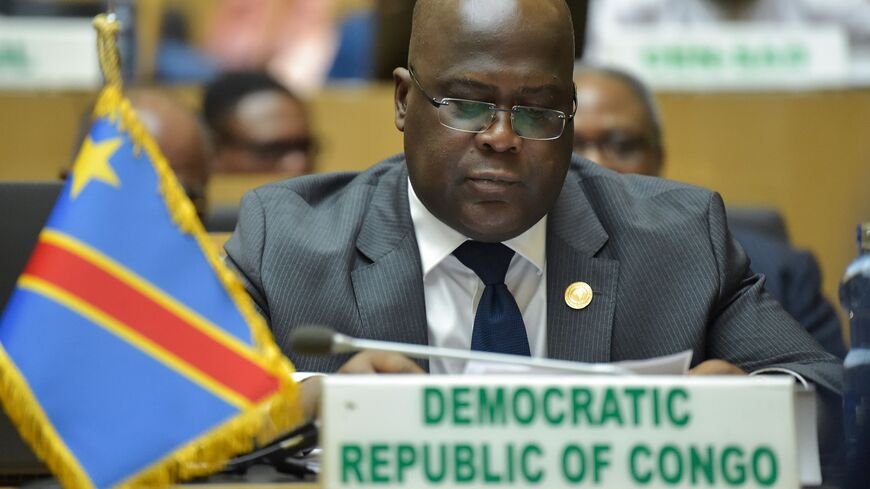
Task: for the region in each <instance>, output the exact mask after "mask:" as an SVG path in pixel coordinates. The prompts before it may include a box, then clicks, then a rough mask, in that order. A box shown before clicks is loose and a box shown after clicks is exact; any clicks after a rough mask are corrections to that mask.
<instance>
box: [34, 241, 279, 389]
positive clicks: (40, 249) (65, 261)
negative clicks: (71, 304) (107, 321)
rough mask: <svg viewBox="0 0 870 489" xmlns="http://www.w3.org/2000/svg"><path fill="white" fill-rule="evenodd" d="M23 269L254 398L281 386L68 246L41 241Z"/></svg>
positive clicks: (226, 348)
mask: <svg viewBox="0 0 870 489" xmlns="http://www.w3.org/2000/svg"><path fill="white" fill-rule="evenodd" d="M24 273H27V274H29V275H33V276H35V277H38V278H41V279H42V280H45V281H47V282H50V283H52V284H54V285H56V286H58V287H60V288H62V289H64V290H66V291H67V292H69V293H71V294H73V295H75V296H77V297H79V298H81V299H82V300H83V301H85V302H87V303H89V304H91V305H92V306H94V307H96V308H97V309H99V310H101V311H103V312H104V313H106V314H108V315H109V316H112V317H114V318H115V319H116V320H117V321H119V322H120V323H122V324H124V325H126V327H127V328H129V329H131V330H133V331H135V332H136V333H138V334H140V335H141V336H144V337H145V338H147V339H149V340H150V341H152V342H153V343H155V344H157V345H158V346H160V347H161V348H163V349H164V350H166V351H168V352H170V353H172V354H173V355H175V356H176V357H178V358H180V359H181V360H182V361H184V362H185V363H187V364H189V365H190V366H192V367H193V368H195V369H197V370H199V371H200V372H202V373H204V374H205V375H207V376H209V377H211V378H212V379H214V380H215V381H216V382H218V383H220V384H222V385H224V386H225V387H227V388H228V389H231V390H232V391H234V392H236V393H238V394H239V395H241V396H242V397H244V398H246V399H248V400H250V401H251V402H254V403H256V402H257V401H259V400H261V399H263V398H265V397H266V396H268V395H270V394H272V393H274V392H276V391H277V390H278V388H279V382H278V379H277V378H276V377H275V376H273V375H272V374H271V373H269V372H268V371H266V370H264V369H263V368H261V367H260V366H259V365H257V364H255V363H253V362H252V361H251V360H249V359H247V358H245V357H243V356H241V355H239V354H238V353H236V352H235V351H233V350H232V349H230V348H228V347H227V346H225V345H223V344H221V343H220V342H218V341H216V340H215V339H213V338H212V337H210V336H208V335H207V334H205V333H203V332H202V331H201V330H199V329H197V328H196V327H195V326H193V325H192V324H190V323H188V322H187V321H185V320H183V319H182V318H180V317H178V316H177V315H176V314H174V313H173V312H171V311H169V310H167V309H166V308H164V307H163V306H161V305H160V304H158V303H157V302H155V301H154V300H152V299H151V298H149V297H147V296H145V295H143V294H142V293H140V292H139V291H137V290H136V289H135V288H133V287H131V286H130V285H129V284H127V283H126V282H124V281H123V280H121V279H120V278H118V277H116V276H115V275H112V274H111V273H109V272H107V271H106V270H104V269H103V268H100V267H99V266H97V265H96V264H94V263H91V262H89V261H87V260H86V259H84V258H83V257H81V256H79V255H77V254H74V253H72V252H70V251H68V250H66V249H64V248H61V247H59V246H56V245H54V244H51V243H46V242H44V241H40V243H39V244H38V245H37V247H36V249H35V250H34V252H33V256H32V257H31V259H30V262H29V263H28V265H27V269H26V270H25V272H24ZM167 366H168V365H167ZM169 367H170V368H172V367H171V366H169Z"/></svg>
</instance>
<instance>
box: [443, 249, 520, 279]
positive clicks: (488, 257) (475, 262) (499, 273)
mask: <svg viewBox="0 0 870 489" xmlns="http://www.w3.org/2000/svg"><path fill="white" fill-rule="evenodd" d="M453 256H455V257H456V258H458V259H459V261H460V262H462V264H463V265H465V266H466V267H468V268H470V269H471V270H472V271H474V273H476V274H477V276H478V277H480V280H482V281H483V283H484V284H485V285H499V284H503V283H504V277H505V275H507V269H508V265H510V263H511V258H513V256H514V250H512V249H510V248H508V247H507V246H505V245H503V244H501V243H483V242H481V241H466V242H465V243H462V245H460V246H459V247H458V248H456V250H454V251H453Z"/></svg>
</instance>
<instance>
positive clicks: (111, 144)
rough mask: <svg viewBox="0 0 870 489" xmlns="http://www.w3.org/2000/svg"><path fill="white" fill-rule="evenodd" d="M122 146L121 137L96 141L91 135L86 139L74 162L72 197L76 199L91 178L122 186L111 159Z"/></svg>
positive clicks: (114, 185)
mask: <svg viewBox="0 0 870 489" xmlns="http://www.w3.org/2000/svg"><path fill="white" fill-rule="evenodd" d="M119 146H121V139H120V138H112V139H107V140H105V141H101V142H99V143H95V142H94V140H93V139H91V137H90V136H88V138H87V139H85V143H84V144H83V145H82V149H81V151H79V155H78V157H77V158H76V161H75V164H73V171H72V177H73V184H72V198H73V199H75V198H76V197H78V196H79V194H80V193H81V192H82V190H84V188H85V186H86V185H87V184H88V183H90V182H91V180H99V181H101V182H103V183H106V184H108V185H111V186H113V187H115V188H117V187H120V186H121V181H120V180H119V179H118V175H117V174H115V170H112V165H110V164H109V159H110V158H111V157H112V155H113V154H115V151H116V150H117V149H118V147H119Z"/></svg>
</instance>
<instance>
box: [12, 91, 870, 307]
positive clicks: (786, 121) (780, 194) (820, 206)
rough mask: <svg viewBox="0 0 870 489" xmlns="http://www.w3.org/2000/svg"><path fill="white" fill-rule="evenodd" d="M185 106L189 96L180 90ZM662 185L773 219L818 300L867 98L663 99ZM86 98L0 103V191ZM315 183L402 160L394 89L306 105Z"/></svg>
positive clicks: (868, 160) (841, 241) (49, 160)
mask: <svg viewBox="0 0 870 489" xmlns="http://www.w3.org/2000/svg"><path fill="white" fill-rule="evenodd" d="M179 92H180V93H179V94H180V95H181V98H182V99H183V100H185V101H187V102H189V103H191V104H192V105H195V104H196V100H197V99H198V93H199V92H198V90H197V89H180V90H179ZM657 98H658V100H659V102H660V105H661V111H662V116H663V120H664V125H665V139H666V144H667V148H668V162H667V165H666V170H665V175H666V176H667V177H668V178H673V179H676V180H680V181H684V182H689V183H693V184H696V185H701V186H704V187H708V188H712V189H715V190H718V191H720V192H721V193H722V195H723V196H724V198H725V200H726V202H727V203H729V204H732V205H734V204H745V205H769V206H773V207H777V208H779V209H781V210H782V212H783V214H784V215H785V218H786V221H787V224H788V227H789V230H790V233H791V237H792V240H793V241H794V242H795V243H796V244H797V245H798V246H801V247H804V248H808V249H810V250H812V251H813V252H815V254H816V255H817V257H818V258H819V260H820V262H821V264H822V268H823V273H824V285H825V291H826V293H827V294H828V296H829V297H830V298H831V299H833V300H836V290H837V283H838V279H839V276H840V274H841V273H842V271H843V269H844V268H845V265H846V264H847V263H848V262H849V261H850V260H851V259H852V258H853V257H854V255H855V245H854V238H853V233H854V226H855V224H856V223H858V222H860V221H862V220H864V221H870V89H855V90H841V91H819V92H785V93H782V92H771V93H711V94H687V93H661V94H658V95H657ZM92 99H93V94H90V93H82V92H78V93H25V92H18V93H15V92H12V93H8V92H7V93H0V179H37V178H53V177H55V176H56V175H57V173H58V171H59V169H60V168H61V167H63V165H65V164H67V162H68V161H69V159H70V155H71V151H72V149H71V146H72V142H73V141H74V138H75V134H76V130H77V127H78V124H79V121H80V118H81V115H82V114H83V113H84V111H85V110H86V109H87V107H88V105H89V104H90V103H91V101H92ZM311 113H312V118H313V123H314V125H315V128H316V132H317V133H318V135H319V138H320V141H321V147H322V151H321V154H320V159H319V162H318V166H317V168H318V171H349V170H361V169H365V168H367V167H368V166H370V165H371V164H372V163H374V162H376V161H378V160H380V159H382V158H384V157H386V156H389V155H391V154H394V153H396V152H399V151H401V148H402V137H401V133H400V132H398V131H397V130H396V128H395V126H394V124H393V109H392V87H391V86H389V85H379V86H374V87H369V86H361V87H353V86H351V87H344V88H337V87H336V88H331V89H328V90H327V91H325V92H323V93H322V94H321V95H319V96H318V97H316V98H315V99H314V100H312V101H311ZM268 179H269V177H251V178H232V177H217V178H215V181H214V185H213V188H212V196H213V201H214V202H237V201H238V198H239V197H240V196H241V194H242V193H243V192H244V191H245V190H246V189H248V188H251V187H252V186H255V185H258V184H261V183H263V182H265V181H267V180H268Z"/></svg>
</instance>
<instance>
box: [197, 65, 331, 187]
mask: <svg viewBox="0 0 870 489" xmlns="http://www.w3.org/2000/svg"><path fill="white" fill-rule="evenodd" d="M203 114H204V116H205V121H206V123H207V124H208V127H209V129H210V131H211V134H212V139H213V141H214V146H215V162H214V169H215V171H216V172H219V173H256V172H261V173H281V174H284V175H285V176H287V177H295V176H298V175H304V174H306V173H310V172H311V170H312V169H313V168H314V157H315V154H316V146H315V143H314V138H313V137H312V135H311V129H310V127H309V121H308V113H307V110H306V108H305V105H304V104H303V103H302V101H301V100H300V99H299V98H297V97H296V96H295V95H294V94H293V93H291V92H290V91H289V90H288V89H287V88H286V87H284V86H283V85H281V84H280V83H278V82H277V81H275V80H274V79H273V78H272V77H270V76H269V75H268V74H266V73H265V72H259V71H249V72H248V71H246V72H235V73H227V74H225V75H223V76H221V77H220V78H218V79H217V80H215V81H214V82H213V83H212V84H210V85H209V86H208V87H206V90H205V96H204V99H203Z"/></svg>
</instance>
